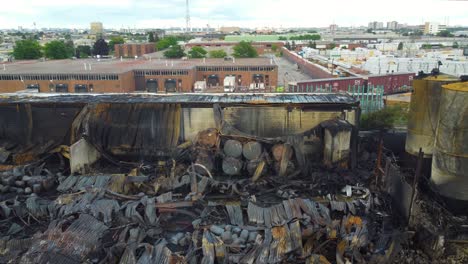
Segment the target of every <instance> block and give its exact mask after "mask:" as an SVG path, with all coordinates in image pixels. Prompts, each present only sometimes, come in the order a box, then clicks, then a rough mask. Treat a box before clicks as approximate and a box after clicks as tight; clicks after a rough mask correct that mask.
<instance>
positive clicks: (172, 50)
mask: <svg viewBox="0 0 468 264" xmlns="http://www.w3.org/2000/svg"><path fill="white" fill-rule="evenodd" d="M233 50H234V52H233V53H232V56H233V57H235V58H256V57H258V52H257V50H256V49H255V47H253V46H252V43H250V42H246V41H241V42H239V44H237V45H235V46H234V48H233ZM187 55H188V57H190V58H206V57H207V55H209V57H210V58H224V57H226V56H227V53H226V52H225V51H224V50H212V51H210V52H208V51H207V50H205V49H204V48H202V47H198V46H195V47H192V49H190V51H188V54H185V52H184V49H183V48H182V47H181V46H180V45H177V44H176V45H171V46H170V47H169V48H168V49H167V50H166V51H165V52H164V56H165V57H166V58H182V57H185V56H187Z"/></svg>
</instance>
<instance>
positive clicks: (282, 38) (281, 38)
mask: <svg viewBox="0 0 468 264" xmlns="http://www.w3.org/2000/svg"><path fill="white" fill-rule="evenodd" d="M278 40H288V38H287V37H279V38H278Z"/></svg>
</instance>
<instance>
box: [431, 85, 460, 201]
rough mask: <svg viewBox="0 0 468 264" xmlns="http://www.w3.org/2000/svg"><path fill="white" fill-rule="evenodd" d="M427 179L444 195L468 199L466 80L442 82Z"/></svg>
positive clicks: (457, 198)
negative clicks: (449, 82) (451, 82)
mask: <svg viewBox="0 0 468 264" xmlns="http://www.w3.org/2000/svg"><path fill="white" fill-rule="evenodd" d="M439 110H440V115H439V120H438V122H437V123H438V126H437V132H436V138H435V145H434V155H433V157H432V175H431V181H432V183H434V185H435V187H436V189H437V190H438V191H439V192H440V194H442V195H443V196H445V197H448V198H452V199H456V200H463V201H468V143H467V142H468V82H463V83H455V84H448V85H444V86H443V89H442V97H441V99H440V109H439Z"/></svg>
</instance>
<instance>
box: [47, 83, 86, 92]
mask: <svg viewBox="0 0 468 264" xmlns="http://www.w3.org/2000/svg"><path fill="white" fill-rule="evenodd" d="M49 88H50V91H51V92H56V93H68V92H69V91H68V84H66V83H59V84H56V85H49ZM93 89H94V86H93V85H92V84H90V85H89V86H88V85H86V84H75V93H87V92H92V91H93Z"/></svg>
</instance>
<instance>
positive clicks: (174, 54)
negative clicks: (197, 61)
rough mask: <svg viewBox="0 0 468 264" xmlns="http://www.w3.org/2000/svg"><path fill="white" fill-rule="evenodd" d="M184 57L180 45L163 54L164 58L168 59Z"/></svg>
mask: <svg viewBox="0 0 468 264" xmlns="http://www.w3.org/2000/svg"><path fill="white" fill-rule="evenodd" d="M184 56H185V52H184V49H183V48H182V47H181V46H180V45H173V46H171V47H170V48H169V49H168V50H166V51H165V52H164V57H166V58H169V59H180V58H182V57H184Z"/></svg>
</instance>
